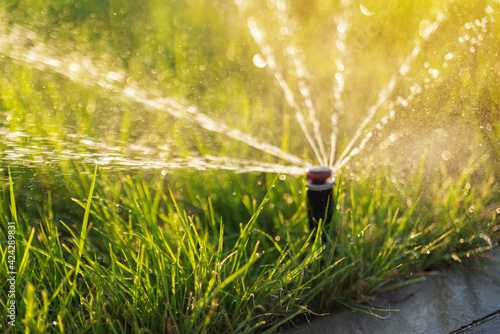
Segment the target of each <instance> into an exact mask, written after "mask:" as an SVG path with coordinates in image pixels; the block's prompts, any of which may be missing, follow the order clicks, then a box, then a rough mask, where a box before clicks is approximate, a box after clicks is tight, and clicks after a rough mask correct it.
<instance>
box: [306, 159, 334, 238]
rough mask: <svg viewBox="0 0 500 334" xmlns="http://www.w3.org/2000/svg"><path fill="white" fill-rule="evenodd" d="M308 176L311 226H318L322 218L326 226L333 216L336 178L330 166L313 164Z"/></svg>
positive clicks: (308, 202) (308, 205) (308, 208)
mask: <svg viewBox="0 0 500 334" xmlns="http://www.w3.org/2000/svg"><path fill="white" fill-rule="evenodd" d="M306 177H307V189H306V190H307V210H308V213H309V228H310V230H312V229H313V228H317V227H318V223H319V221H320V219H322V220H323V227H324V228H325V227H326V226H327V225H328V224H329V223H330V221H331V220H332V217H333V208H334V203H333V186H334V185H335V178H333V177H332V170H331V169H330V168H328V167H323V166H313V167H310V168H308V169H307V170H306Z"/></svg>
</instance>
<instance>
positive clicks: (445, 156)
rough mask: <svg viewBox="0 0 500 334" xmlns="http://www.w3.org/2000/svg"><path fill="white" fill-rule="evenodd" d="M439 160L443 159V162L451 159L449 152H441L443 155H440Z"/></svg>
mask: <svg viewBox="0 0 500 334" xmlns="http://www.w3.org/2000/svg"><path fill="white" fill-rule="evenodd" d="M441 158H443V160H444V161H448V160H450V158H451V153H450V151H443V153H441Z"/></svg>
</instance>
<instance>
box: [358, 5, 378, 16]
mask: <svg viewBox="0 0 500 334" xmlns="http://www.w3.org/2000/svg"><path fill="white" fill-rule="evenodd" d="M359 9H360V10H361V12H362V13H363V14H365V15H366V16H371V15H373V14H375V12H374V11H371V10H369V9H368V8H366V7H365V6H363V5H362V4H360V5H359Z"/></svg>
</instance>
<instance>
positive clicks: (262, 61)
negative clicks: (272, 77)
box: [253, 53, 267, 68]
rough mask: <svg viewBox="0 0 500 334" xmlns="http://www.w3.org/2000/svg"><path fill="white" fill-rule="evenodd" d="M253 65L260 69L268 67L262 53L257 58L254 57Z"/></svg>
mask: <svg viewBox="0 0 500 334" xmlns="http://www.w3.org/2000/svg"><path fill="white" fill-rule="evenodd" d="M253 63H254V65H255V66H257V67H258V68H263V67H266V65H267V62H266V60H265V59H264V57H263V56H262V55H261V54H260V53H257V54H256V55H255V56H253Z"/></svg>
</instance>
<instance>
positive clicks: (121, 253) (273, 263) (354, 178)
mask: <svg viewBox="0 0 500 334" xmlns="http://www.w3.org/2000/svg"><path fill="white" fill-rule="evenodd" d="M145 3H147V5H144V3H142V4H141V3H133V2H128V3H124V4H119V3H115V2H113V1H109V2H102V1H93V2H92V1H90V2H82V3H80V2H71V1H70V2H63V1H52V2H51V3H50V4H49V5H47V6H45V5H44V4H43V3H42V2H37V1H17V2H9V3H8V4H6V5H2V9H3V11H2V12H0V17H1V18H2V25H1V26H0V28H1V29H3V30H2V33H3V34H9V33H10V32H12V31H16V30H15V29H19V28H16V24H19V25H21V26H23V27H24V28H23V29H25V28H29V30H30V33H28V34H21V35H18V37H17V38H19V42H18V43H16V42H17V41H18V40H15V42H14V43H13V44H14V45H16V44H19V45H21V46H22V47H23V48H25V50H37V52H40V53H41V54H43V55H48V56H54V55H55V56H57V57H60V60H64V61H67V62H78V61H81V63H82V64H88V63H85V62H84V60H88V59H87V58H90V59H92V63H93V64H94V65H95V66H96V68H98V70H99V71H101V72H102V73H100V74H103V75H104V77H106V76H107V75H108V73H109V72H110V71H118V72H120V74H122V75H123V78H122V79H123V80H121V81H115V82H114V83H113V86H112V87H111V88H109V89H107V88H105V85H99V84H96V83H95V82H86V81H85V80H84V79H77V80H73V81H72V80H69V78H68V75H67V74H65V73H62V72H63V71H60V73H57V71H54V69H51V68H47V67H43V68H42V67H41V66H37V64H36V63H29V62H23V61H20V60H19V59H15V57H9V52H12V50H10V49H7V50H3V51H2V52H3V53H4V57H3V58H2V59H1V61H0V71H1V73H2V75H1V76H0V97H1V103H0V113H1V115H2V119H1V121H0V122H1V127H0V131H1V135H2V136H3V139H2V140H0V152H1V153H0V154H1V165H0V172H1V173H2V177H1V178H0V190H1V192H0V222H1V225H0V235H1V237H0V241H1V243H0V245H1V247H0V252H1V253H0V259H1V263H0V273H1V275H0V285H1V286H2V289H0V304H1V305H2V309H4V308H5V307H7V305H8V303H9V302H10V299H9V297H8V294H9V287H10V285H9V283H8V281H6V278H7V277H9V276H10V275H9V274H8V272H9V271H10V270H9V264H10V263H9V255H12V254H11V253H9V248H8V247H7V245H8V242H7V240H8V226H9V225H8V222H14V223H15V226H16V229H15V231H16V232H15V238H16V251H15V257H16V261H15V268H16V270H17V278H16V305H17V318H16V324H17V325H16V327H10V326H9V324H8V321H9V319H8V318H7V315H6V314H4V313H2V315H1V317H0V326H1V327H0V331H2V332H5V333H14V332H22V333H43V332H53V333H75V332H86V333H127V332H128V333H130V332H133V333H139V332H144V333H148V332H154V333H163V332H167V333H203V332H208V333H226V332H228V333H251V332H269V333H270V332H274V331H277V330H281V329H283V328H286V327H287V326H291V324H292V323H293V322H294V321H297V320H296V319H301V320H303V319H304V317H306V318H310V317H312V316H314V315H315V314H321V313H323V312H329V311H331V310H332V309H335V308H338V307H348V308H352V309H355V310H358V311H361V312H368V313H372V312H375V313H376V304H375V305H373V304H372V303H371V301H372V298H373V296H375V295H377V294H378V293H382V292H384V291H388V290H391V289H394V288H397V287H399V286H402V285H405V284H411V283H412V282H415V281H417V280H421V279H423V276H422V273H423V272H424V271H426V270H434V269H438V268H440V267H442V266H444V265H449V264H450V263H460V262H467V260H468V259H470V258H474V257H475V256H477V255H480V254H481V253H482V252H483V251H484V250H486V249H489V248H491V247H493V246H494V245H495V244H497V243H498V240H499V239H498V238H499V235H498V232H499V226H500V224H499V215H500V208H499V206H500V205H499V203H500V198H499V194H500V189H499V184H498V181H497V179H498V165H499V164H498V145H497V143H498V138H499V136H498V129H499V124H498V120H499V119H500V117H497V115H498V110H499V109H498V101H499V96H500V95H499V91H498V87H500V85H498V71H499V67H498V60H497V57H496V55H495V52H496V50H498V47H497V46H498V40H497V39H495V38H494V37H492V36H498V35H497V34H496V32H498V25H495V24H493V22H494V21H489V22H488V23H487V24H486V23H485V28H484V29H486V30H487V32H483V33H482V32H481V30H480V29H482V26H481V24H482V23H481V22H479V24H476V22H475V20H476V18H477V19H481V18H482V17H484V16H485V8H487V6H488V5H489V3H488V1H484V2H481V3H480V4H479V3H478V4H476V5H477V6H472V5H470V4H469V2H465V1H464V2H463V3H462V2H460V1H458V2H457V4H455V5H454V6H452V7H450V10H449V15H450V18H449V19H448V20H449V22H448V23H447V24H442V28H441V29H442V30H440V33H439V34H436V36H433V37H432V38H430V39H428V40H427V42H426V43H425V44H424V45H422V51H421V56H420V57H417V59H416V60H415V63H416V64H415V65H414V66H413V67H412V68H411V69H410V70H409V72H408V75H406V76H404V75H402V76H400V77H398V80H397V85H396V89H395V90H394V92H393V93H392V94H391V96H389V101H398V98H399V97H400V96H408V94H411V93H408V91H410V90H411V89H410V87H416V86H415V85H417V86H418V85H420V84H421V85H422V87H421V88H422V89H423V92H422V94H416V95H412V96H413V98H412V99H411V100H408V101H406V102H407V103H408V104H407V106H406V107H405V106H404V105H403V104H401V103H400V104H397V103H393V105H392V106H391V104H390V103H389V102H388V103H386V104H384V105H383V106H381V113H380V114H381V115H380V117H378V116H377V117H375V119H374V121H373V125H375V123H378V124H379V125H380V124H385V122H384V120H383V117H382V115H384V114H385V112H386V111H388V110H389V109H391V108H393V110H395V112H396V113H397V116H396V118H395V119H394V120H392V122H393V123H391V124H389V125H387V126H385V127H383V129H381V130H377V131H376V130H373V129H376V127H373V129H372V130H373V133H374V139H372V142H371V143H370V144H371V145H368V146H366V148H365V150H364V152H363V154H360V156H359V160H356V161H353V163H352V164H350V165H349V166H348V167H346V168H345V169H343V170H342V171H341V172H340V173H339V174H338V175H337V177H338V184H337V186H336V187H335V189H334V191H335V206H336V210H335V214H334V220H333V222H332V223H331V224H329V225H327V226H321V228H320V229H319V230H315V231H309V230H308V224H307V212H306V211H307V210H306V204H305V180H304V179H303V177H294V176H291V175H284V174H282V175H277V174H271V173H269V174H266V173H255V172H254V173H245V174H238V173H232V172H227V171H222V170H211V169H208V170H203V171H199V170H198V171H197V170H194V169H193V168H182V169H180V170H179V169H174V168H172V169H169V168H159V169H158V168H149V167H150V166H148V161H149V162H150V161H153V160H155V159H156V160H163V161H168V160H171V159H176V158H189V157H201V156H204V155H214V156H229V157H234V158H241V159H250V160H254V161H257V162H262V163H264V162H270V163H271V162H272V163H281V164H285V163H286V162H285V161H283V159H278V158H275V157H271V156H270V155H268V154H265V153H263V152H261V151H259V150H257V149H253V148H250V147H249V146H248V145H246V144H244V143H241V142H236V141H234V140H231V139H228V138H227V137H225V136H223V135H220V134H216V133H212V132H209V131H205V130H203V128H202V127H201V126H200V125H199V124H193V122H192V118H189V117H177V118H176V117H172V116H171V115H169V114H168V113H166V112H161V110H159V109H158V108H156V109H155V108H154V107H151V106H147V105H145V104H143V103H140V102H139V101H135V100H134V99H128V98H125V97H124V96H123V94H122V95H120V94H118V93H117V92H121V91H123V89H125V88H126V87H128V86H132V85H133V84H134V83H138V87H139V88H141V89H144V90H145V91H151V92H152V93H151V94H152V98H160V97H172V96H173V97H175V98H176V99H179V101H187V102H186V103H187V104H189V105H196V106H197V107H199V108H200V110H201V111H202V112H204V113H206V114H207V115H209V116H210V117H212V118H213V119H217V120H218V121H222V122H224V123H225V124H226V125H227V126H228V127H229V128H233V127H234V128H237V129H239V130H241V131H243V132H244V133H248V134H254V135H255V136H256V137H257V138H259V139H260V140H262V141H269V142H271V143H278V144H277V146H278V147H280V148H282V149H283V150H284V151H287V152H292V153H294V154H297V155H298V156H300V158H302V159H304V160H306V161H307V160H310V161H313V160H314V157H313V155H312V154H311V153H310V149H309V148H308V146H307V142H306V140H305V139H304V137H303V135H302V134H301V132H300V126H299V124H297V122H295V119H294V112H295V111H294V110H291V108H290V107H289V106H287V105H286V103H285V102H284V98H283V96H282V95H281V94H279V93H276V92H277V91H278V92H279V90H278V89H277V87H276V85H275V83H274V81H273V78H272V77H271V76H270V75H269V73H268V72H266V71H265V70H261V69H257V68H256V67H255V66H253V64H252V57H253V55H254V54H256V53H258V52H260V51H259V50H258V48H257V46H256V45H255V42H254V41H252V39H251V37H250V36H249V34H248V32H247V28H246V27H245V25H244V24H241V22H239V21H240V20H241V17H242V16H245V15H247V14H245V15H241V14H238V12H237V10H236V7H235V6H234V5H233V4H232V3H226V2H224V1H220V2H213V3H205V2H204V1H192V2H189V1H188V2H175V3H171V4H163V3H160V2H156V1H152V0H151V1H146V2H145ZM432 3H433V4H432V5H431V4H430V2H429V6H424V5H421V4H419V5H418V6H417V5H411V4H409V3H406V2H405V3H402V2H398V1H392V2H389V4H388V5H387V8H388V12H386V13H385V14H384V15H385V16H383V17H379V18H378V19H377V20H379V19H380V21H377V22H375V21H370V22H365V21H363V20H367V18H366V17H365V15H363V14H362V13H360V12H359V11H358V10H357V8H356V10H353V12H352V16H351V17H350V19H351V20H352V22H364V23H366V24H368V23H370V24H371V25H366V24H360V25H359V26H358V25H354V24H353V25H354V26H353V27H352V31H351V32H350V35H349V36H350V37H349V39H348V40H347V43H348V45H347V46H348V49H349V50H351V51H350V52H351V54H350V55H349V56H348V57H346V59H344V62H345V65H346V67H348V68H351V69H356V70H352V71H351V72H350V73H351V74H350V76H347V77H346V79H347V81H346V87H345V91H344V98H345V100H346V102H349V103H350V104H349V105H348V108H349V109H348V110H347V112H345V113H343V114H341V115H340V116H339V124H341V125H342V127H341V129H340V131H339V140H338V147H337V149H338V150H341V149H343V148H344V147H345V146H346V145H347V142H348V141H349V139H350V136H352V134H353V132H354V129H355V128H356V126H358V125H359V123H360V119H362V118H363V117H364V113H363V112H362V111H365V110H367V109H368V106H370V105H371V104H372V103H373V100H376V98H377V97H378V94H379V93H378V92H379V90H380V89H381V88H382V87H383V84H384V82H387V80H388V79H389V78H390V76H391V75H392V74H393V72H394V64H399V63H400V62H401V61H400V60H401V58H404V57H405V56H407V55H408V53H409V52H410V51H411V50H412V47H413V45H412V43H411V42H408V41H413V40H414V39H415V36H417V39H418V38H419V37H418V35H419V27H420V26H419V25H420V22H421V21H423V20H431V19H432V17H433V15H435V14H436V12H437V11H438V10H439V9H442V8H443V6H444V4H443V3H439V2H432ZM328 6H329V5H328V4H326V2H315V3H314V5H311V6H308V7H307V8H301V7H300V6H297V7H295V6H292V8H291V11H292V14H291V15H292V16H294V17H296V20H297V22H299V23H300V24H301V27H304V29H303V30H301V31H297V32H296V35H295V36H294V38H296V39H297V43H298V44H304V45H306V47H305V48H304V51H303V52H304V54H306V56H307V57H306V59H310V61H311V64H316V65H317V66H316V67H315V66H308V69H310V70H311V71H312V72H313V73H312V74H313V75H314V79H315V81H314V82H311V84H312V86H313V90H315V91H314V94H315V97H316V101H315V102H316V103H317V104H318V108H319V109H320V111H319V114H320V115H329V114H330V113H331V108H330V107H329V105H328V104H329V103H331V101H330V98H331V90H332V89H331V81H327V79H328V78H326V75H329V76H330V77H331V76H332V73H333V71H334V69H333V70H332V66H333V65H332V64H334V61H331V59H335V55H334V54H333V53H334V51H332V50H331V49H332V48H329V50H330V51H327V50H326V48H325V46H326V45H327V44H328V43H325V42H324V40H323V39H322V38H316V39H315V38H312V36H316V35H320V36H329V34H331V33H332V31H333V32H335V30H336V26H335V24H334V21H335V20H334V19H332V17H334V14H335V11H334V9H332V8H330V7H328ZM365 6H367V8H371V9H372V10H376V9H377V8H378V7H377V2H376V1H373V2H369V1H367V2H366V3H365ZM378 6H380V4H378ZM491 6H493V4H491ZM263 8H265V7H263ZM424 8H427V9H428V11H424ZM495 8H496V7H495ZM98 9H99V10H98ZM261 9H262V8H260V9H259V10H261ZM389 9H390V10H389ZM380 10H381V12H384V11H383V10H382V9H380ZM488 11H489V10H488ZM127 13H128V15H126V14H127ZM130 13H134V15H130ZM220 13H222V16H221V15H220ZM273 13H274V14H276V13H275V12H273ZM265 15H266V14H265V13H264V14H262V13H260V14H259V12H258V11H256V14H255V16H256V19H257V20H259V22H264V24H265V28H266V29H269V31H270V32H269V34H270V35H273V34H272V31H274V30H276V29H277V30H279V29H280V27H279V25H278V24H276V22H272V21H273V16H272V15H268V16H269V17H267V18H266V17H265ZM488 15H490V16H488V17H490V18H491V17H493V18H495V17H497V16H498V15H497V14H496V12H490V13H488ZM315 17H317V19H313V18H315ZM274 21H276V20H274ZM468 22H472V23H473V25H474V26H475V27H477V28H476V30H474V29H472V28H465V24H466V23H468ZM3 23H5V25H4V24H3ZM388 23H391V24H392V25H393V27H392V29H389V30H387V29H385V28H383V26H380V24H382V25H383V24H388ZM424 23H425V22H424ZM365 26H368V27H369V29H365ZM456 26H460V27H462V28H461V30H460V31H459V32H458V33H457V31H456V30H457V29H456ZM273 29H274V30H273ZM21 31H25V30H22V29H21ZM318 32H321V33H318ZM396 32H397V33H396ZM466 33H467V34H469V37H468V38H469V39H468V40H467V41H466V42H467V43H465V42H460V43H459V42H457V39H458V38H459V37H464V36H465V34H466ZM33 34H37V36H36V37H33ZM488 34H491V36H490V35H488ZM479 35H482V38H483V39H484V40H485V41H484V42H483V44H482V45H479V44H478V43H475V44H474V47H475V48H476V49H475V51H474V52H471V51H470V48H471V44H470V43H471V42H470V40H471V39H472V38H474V37H476V39H477V40H479ZM488 36H489V37H488ZM325 38H326V37H325ZM449 41H452V42H449ZM272 42H273V47H275V49H276V50H275V51H276V54H277V58H278V62H279V65H283V67H285V66H284V64H285V63H283V64H282V63H280V61H284V58H283V57H282V56H280V53H279V52H278V50H281V49H282V48H283V49H286V43H285V42H284V41H283V39H279V38H276V40H272ZM445 42H449V43H445ZM476 42H477V41H476ZM309 43H310V44H309ZM440 45H445V46H444V47H440ZM33 47H35V49H32V48H33ZM9 50H10V51H9ZM332 52H333V53H332ZM450 53H453V54H454V58H453V60H451V61H448V63H447V65H446V66H444V65H443V64H442V63H441V61H442V59H443V57H445V56H446V55H449V54H450ZM248 55H251V56H248ZM458 55H460V57H458ZM279 57H282V58H279ZM311 59H312V60H311ZM325 59H330V60H329V61H325ZM373 63H376V64H378V65H379V66H377V69H374V66H373V65H372V64H373ZM426 63H427V65H426ZM429 68H430V69H432V68H434V69H438V70H439V72H440V77H439V78H432V73H435V72H432V71H431V72H429ZM282 70H283V71H285V72H286V71H287V69H282ZM286 73H287V77H286V80H287V81H288V82H289V85H290V86H291V87H292V88H293V87H295V86H296V85H297V83H296V77H294V76H293V75H292V74H291V73H288V72H286ZM457 76H458V78H459V80H457V79H456V78H457ZM330 79H331V78H330ZM434 79H436V80H434ZM316 83H317V86H315V84H316ZM425 85H428V86H427V88H426V87H425ZM314 87H315V89H314ZM373 87H377V89H373ZM295 88H296V87H295ZM158 92H159V93H158ZM157 93H158V94H157ZM327 95H328V96H327ZM399 101H401V99H399ZM355 110H359V112H355ZM326 119H328V120H329V118H326ZM444 124H445V125H446V126H447V127H449V128H452V127H454V126H456V125H457V124H458V125H460V126H461V127H460V129H467V128H468V130H464V131H463V132H461V133H460V136H457V137H456V138H453V139H451V140H450V141H449V142H453V141H457V142H458V144H461V143H464V142H466V143H467V145H464V146H461V147H459V149H457V150H455V151H454V150H453V149H452V148H453V147H451V146H450V147H451V148H449V147H448V146H446V147H437V148H436V146H432V145H431V144H432V143H429V146H430V148H429V151H425V150H424V149H423V148H422V146H425V143H427V142H426V141H425V140H424V139H426V140H428V141H430V142H432V141H433V140H434V139H435V138H434V137H432V136H431V135H430V134H429V133H430V131H429V129H434V128H438V130H441V132H442V131H444V130H442V129H441V128H446V127H445V125H444ZM461 131H462V130H461ZM327 132H328V131H325V133H326V134H328V133H327ZM392 134H395V135H397V136H396V137H398V138H399V137H404V136H405V135H406V136H407V138H409V139H406V141H405V140H403V139H402V140H400V141H396V142H395V143H394V144H392V141H394V140H393V138H396V137H392V136H391V137H389V135H392ZM452 135H453V133H451V135H450V136H452ZM388 138H389V139H390V141H391V145H387V144H386V143H387V141H388ZM328 140H329V137H328V136H327V138H326V139H325V141H328ZM400 142H401V143H400ZM408 142H419V143H422V146H408ZM447 144H448V143H447ZM405 145H406V146H405ZM385 146H389V147H388V148H387V149H385V150H382V149H380V148H381V147H385ZM408 147H410V148H412V149H411V152H409V150H410V149H408ZM425 152H427V153H425ZM410 153H411V155H412V156H417V159H416V160H414V159H413V158H412V159H410ZM339 155H340V154H339V153H337V157H338V156H339ZM111 156H113V157H115V158H116V159H115V160H113V162H112V163H109V164H107V163H105V161H106V160H105V159H106V158H109V157H111ZM120 158H126V159H128V160H127V161H129V162H139V161H140V162H141V163H142V167H141V166H138V165H134V164H130V163H123V164H120ZM405 159H406V160H405ZM96 162H98V167H97V168H96V167H95V165H96ZM323 240H325V241H324V242H323ZM299 315H300V317H299Z"/></svg>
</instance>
